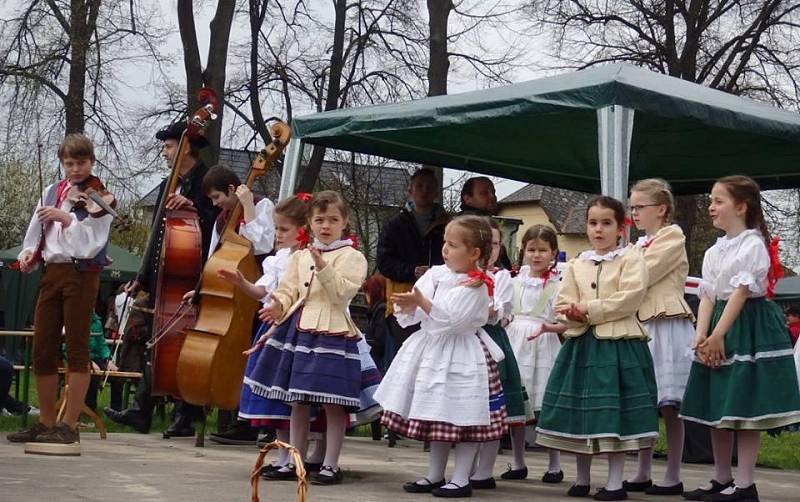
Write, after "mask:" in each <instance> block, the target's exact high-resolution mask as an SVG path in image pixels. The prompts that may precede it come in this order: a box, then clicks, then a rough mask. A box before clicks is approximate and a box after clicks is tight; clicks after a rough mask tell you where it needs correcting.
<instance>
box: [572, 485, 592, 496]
mask: <svg viewBox="0 0 800 502" xmlns="http://www.w3.org/2000/svg"><path fill="white" fill-rule="evenodd" d="M591 489H592V487H591V486H589V485H572V486H570V487H569V490H567V497H588V496H589V492H590V491H591Z"/></svg>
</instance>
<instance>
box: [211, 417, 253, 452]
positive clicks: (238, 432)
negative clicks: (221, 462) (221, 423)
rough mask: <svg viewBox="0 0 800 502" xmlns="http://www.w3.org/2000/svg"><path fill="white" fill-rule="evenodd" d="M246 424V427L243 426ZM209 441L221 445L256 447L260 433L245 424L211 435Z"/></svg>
mask: <svg viewBox="0 0 800 502" xmlns="http://www.w3.org/2000/svg"><path fill="white" fill-rule="evenodd" d="M242 424H244V425H242ZM208 439H210V440H211V441H214V442H215V443H219V444H230V445H247V446H250V445H254V444H256V440H257V439H258V431H256V430H255V429H253V428H251V427H250V426H249V425H247V424H246V423H243V422H239V423H237V424H236V425H235V426H233V427H231V428H230V429H228V430H226V431H225V432H220V433H217V434H209V435H208Z"/></svg>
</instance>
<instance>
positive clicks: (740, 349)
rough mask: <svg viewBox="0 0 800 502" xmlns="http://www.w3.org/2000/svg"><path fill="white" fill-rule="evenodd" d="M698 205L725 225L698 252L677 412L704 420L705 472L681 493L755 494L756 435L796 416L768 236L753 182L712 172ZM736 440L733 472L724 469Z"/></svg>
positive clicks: (798, 409)
mask: <svg viewBox="0 0 800 502" xmlns="http://www.w3.org/2000/svg"><path fill="white" fill-rule="evenodd" d="M708 212H709V214H710V215H711V221H712V223H713V224H714V226H715V227H717V228H719V229H721V230H723V231H724V232H725V236H724V237H720V238H719V239H717V242H716V244H714V245H713V246H712V247H711V248H710V249H709V250H708V251H706V254H705V257H704V258H703V280H702V282H701V284H700V295H701V296H700V307H699V310H698V316H697V335H696V337H695V340H694V348H695V352H696V353H697V358H696V360H695V361H694V362H693V363H692V368H691V372H690V373H689V382H688V384H687V387H686V393H685V394H684V397H683V402H682V404H681V413H680V416H681V417H682V418H683V419H684V420H691V421H693V422H698V423H701V424H704V425H708V426H710V427H711V428H712V429H711V444H712V446H713V449H714V478H713V479H712V480H711V481H710V482H709V483H708V484H707V485H706V486H704V487H701V488H699V489H697V490H693V491H690V492H686V493H684V495H683V496H684V498H687V499H689V500H706V501H710V502H723V501H733V500H739V501H741V500H747V501H757V500H758V491H757V490H756V485H755V482H754V472H755V465H756V458H757V456H758V449H759V444H760V439H761V436H760V432H759V431H762V430H767V429H772V428H776V427H781V426H784V425H789V424H792V423H795V422H798V421H800V392H798V385H797V376H796V373H795V370H794V363H793V360H792V347H791V341H790V340H789V337H788V335H787V334H786V325H785V321H784V318H783V313H782V312H781V310H780V309H779V308H778V306H777V305H775V303H773V302H771V301H768V300H767V299H766V297H767V296H769V295H770V293H771V291H772V288H774V286H775V283H776V282H777V278H778V275H779V272H778V271H779V270H780V263H779V262H778V256H777V242H775V244H774V246H772V245H771V241H770V234H769V231H768V230H767V226H766V224H765V222H764V215H763V212H762V210H761V193H760V191H759V187H758V185H757V184H756V183H755V182H754V181H753V180H751V179H750V178H747V177H745V176H727V177H725V178H721V179H719V180H718V181H717V182H716V183H715V184H714V186H713V188H712V190H711V204H710V205H709V208H708ZM734 433H735V434H736V439H737V444H738V459H739V462H738V469H737V472H736V477H735V478H734V477H733V474H732V471H731V455H732V452H733V439H734Z"/></svg>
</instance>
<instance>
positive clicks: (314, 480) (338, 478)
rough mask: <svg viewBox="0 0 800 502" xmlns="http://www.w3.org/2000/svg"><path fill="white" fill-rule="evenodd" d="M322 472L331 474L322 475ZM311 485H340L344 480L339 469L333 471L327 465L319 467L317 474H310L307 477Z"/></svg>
mask: <svg viewBox="0 0 800 502" xmlns="http://www.w3.org/2000/svg"><path fill="white" fill-rule="evenodd" d="M323 472H330V473H331V474H323ZM309 477H310V478H311V484H312V485H340V484H342V480H343V479H344V474H342V470H341V469H340V468H338V467H337V468H336V469H334V468H333V467H331V466H329V465H323V466H322V467H320V469H319V472H312V473H311V475H310V476H309Z"/></svg>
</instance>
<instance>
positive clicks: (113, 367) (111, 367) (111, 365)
mask: <svg viewBox="0 0 800 502" xmlns="http://www.w3.org/2000/svg"><path fill="white" fill-rule="evenodd" d="M106 369H107V370H108V371H119V367H117V365H116V364H114V361H112V360H110V359H109V361H108V364H106Z"/></svg>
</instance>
